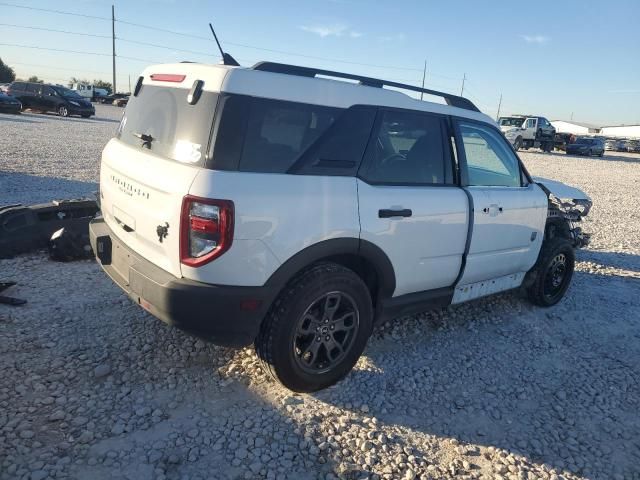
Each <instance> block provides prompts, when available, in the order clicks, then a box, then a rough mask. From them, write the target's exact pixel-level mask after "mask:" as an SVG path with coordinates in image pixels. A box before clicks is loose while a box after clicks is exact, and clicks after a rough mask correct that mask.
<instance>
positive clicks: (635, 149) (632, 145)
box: [625, 139, 640, 153]
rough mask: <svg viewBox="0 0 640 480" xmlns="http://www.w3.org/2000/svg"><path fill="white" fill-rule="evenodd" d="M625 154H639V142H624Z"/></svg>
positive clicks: (633, 140)
mask: <svg viewBox="0 0 640 480" xmlns="http://www.w3.org/2000/svg"><path fill="white" fill-rule="evenodd" d="M625 146H626V148H627V152H630V153H640V140H636V139H631V140H627V142H626V145H625Z"/></svg>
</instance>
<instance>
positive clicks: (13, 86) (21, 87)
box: [11, 82, 25, 90]
mask: <svg viewBox="0 0 640 480" xmlns="http://www.w3.org/2000/svg"><path fill="white" fill-rule="evenodd" d="M24 86H25V85H24V83H22V82H14V83H12V84H11V90H24Z"/></svg>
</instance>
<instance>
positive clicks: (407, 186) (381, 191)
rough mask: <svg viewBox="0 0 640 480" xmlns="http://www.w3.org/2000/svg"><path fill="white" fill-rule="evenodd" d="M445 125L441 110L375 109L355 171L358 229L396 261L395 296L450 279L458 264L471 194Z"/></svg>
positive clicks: (447, 282)
mask: <svg viewBox="0 0 640 480" xmlns="http://www.w3.org/2000/svg"><path fill="white" fill-rule="evenodd" d="M445 132H446V123H445V118H444V117H441V116H438V115H434V114H426V113H425V114H423V113H416V112H407V111H403V110H380V111H379V113H378V118H377V119H376V123H375V125H374V131H373V134H372V135H371V140H370V142H369V146H368V147H367V151H366V153H365V159H364V162H363V165H362V167H361V169H360V171H359V173H358V177H359V178H358V204H359V213H360V228H361V234H360V236H361V238H362V239H363V240H367V241H368V242H371V243H373V244H375V245H377V246H378V247H380V248H381V249H382V250H383V251H384V252H385V253H386V254H387V256H388V257H389V259H390V261H391V263H392V264H393V268H394V270H395V280H396V289H395V291H394V293H393V296H400V295H404V294H408V293H415V292H422V291H425V290H433V289H437V288H443V287H450V286H452V285H453V284H454V283H455V280H456V278H457V276H458V273H459V271H460V267H461V265H462V256H463V254H464V248H465V242H466V235H467V225H468V216H469V210H468V200H467V197H466V194H465V193H464V191H463V190H462V189H461V188H460V187H458V186H455V185H454V181H453V167H452V161H451V151H450V149H449V147H448V143H447V138H448V137H446V135H445Z"/></svg>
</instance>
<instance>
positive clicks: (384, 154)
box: [361, 111, 448, 185]
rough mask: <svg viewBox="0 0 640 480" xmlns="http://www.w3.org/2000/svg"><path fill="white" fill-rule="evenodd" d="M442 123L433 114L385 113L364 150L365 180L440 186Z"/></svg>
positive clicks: (443, 154) (443, 176)
mask: <svg viewBox="0 0 640 480" xmlns="http://www.w3.org/2000/svg"><path fill="white" fill-rule="evenodd" d="M443 128H444V127H443V120H442V119H441V118H440V117H438V116H434V115H427V114H421V113H413V112H402V111H385V112H383V113H382V114H381V118H380V120H379V122H378V127H377V130H376V131H375V132H374V134H373V136H372V141H371V143H370V144H369V148H368V150H367V166H365V167H364V169H363V172H362V173H361V176H362V178H363V179H364V180H365V181H368V182H371V183H382V184H406V185H412V184H417V185H425V184H444V183H445V182H446V173H445V172H446V167H445V165H446V161H445V160H446V158H447V157H446V155H447V152H448V149H447V150H445V148H444V145H445V142H444V135H443V133H444V130H443Z"/></svg>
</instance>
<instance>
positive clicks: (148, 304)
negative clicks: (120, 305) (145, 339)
mask: <svg viewBox="0 0 640 480" xmlns="http://www.w3.org/2000/svg"><path fill="white" fill-rule="evenodd" d="M89 234H90V238H91V246H92V247H93V251H94V252H95V253H96V255H97V260H98V263H100V265H101V266H102V268H103V270H104V271H105V272H106V273H107V274H108V275H109V277H111V279H112V280H113V281H114V282H115V283H116V284H118V285H119V286H120V288H122V289H123V290H124V291H125V292H126V293H127V294H128V295H129V297H131V299H132V300H133V301H134V302H136V303H137V304H138V305H140V306H142V307H143V308H144V309H145V310H147V311H148V312H149V313H151V314H152V315H154V316H155V317H157V318H158V319H160V320H162V321H163V322H165V323H167V324H169V325H173V326H176V327H178V328H180V329H182V330H186V331H188V332H189V333H193V334H194V335H196V336H199V337H202V338H205V339H207V340H209V341H211V342H213V343H216V344H218V345H223V346H229V347H241V346H246V345H249V344H250V343H252V342H253V340H254V339H255V337H256V336H257V334H258V330H259V328H260V323H261V322H262V319H263V318H264V316H265V315H266V313H267V310H268V308H269V306H270V305H271V303H272V301H273V299H274V298H275V294H276V292H273V291H271V289H269V288H268V287H236V286H224V285H209V284H206V283H200V282H194V281H192V280H186V279H183V278H176V277H174V276H173V275H171V274H170V273H168V272H166V271H164V270H162V269H160V268H158V267H157V266H155V265H154V264H152V263H151V262H149V261H148V260H146V259H144V258H142V257H140V256H138V255H137V254H136V253H135V252H133V251H132V250H130V249H129V248H128V247H127V246H125V245H124V244H123V243H122V242H121V241H120V240H119V239H118V237H116V236H115V235H114V234H113V232H112V231H111V228H110V227H109V226H108V225H107V224H106V223H105V222H104V220H103V219H102V218H96V219H94V220H92V221H91V223H90V224H89Z"/></svg>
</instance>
